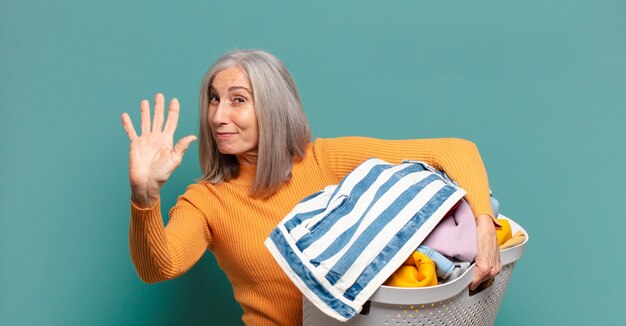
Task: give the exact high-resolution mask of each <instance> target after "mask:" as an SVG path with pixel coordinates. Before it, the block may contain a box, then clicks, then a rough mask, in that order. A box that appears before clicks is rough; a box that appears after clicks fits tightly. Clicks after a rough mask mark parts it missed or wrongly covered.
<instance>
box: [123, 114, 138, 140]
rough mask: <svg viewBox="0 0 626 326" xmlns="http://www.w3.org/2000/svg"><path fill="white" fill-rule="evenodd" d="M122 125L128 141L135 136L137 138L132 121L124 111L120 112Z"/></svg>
mask: <svg viewBox="0 0 626 326" xmlns="http://www.w3.org/2000/svg"><path fill="white" fill-rule="evenodd" d="M122 125H123V126H124V130H126V135H128V139H129V140H130V141H133V140H134V139H135V138H137V133H136V132H135V127H133V122H132V121H131V120H130V116H129V115H128V113H126V112H124V114H122Z"/></svg>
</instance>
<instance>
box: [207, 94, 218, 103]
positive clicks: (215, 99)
mask: <svg viewBox="0 0 626 326" xmlns="http://www.w3.org/2000/svg"><path fill="white" fill-rule="evenodd" d="M219 101H220V98H219V97H218V96H217V95H215V94H210V95H209V104H211V103H219Z"/></svg>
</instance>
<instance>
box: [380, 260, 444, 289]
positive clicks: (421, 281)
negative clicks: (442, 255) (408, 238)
mask: <svg viewBox="0 0 626 326" xmlns="http://www.w3.org/2000/svg"><path fill="white" fill-rule="evenodd" d="M437 284H438V283H437V272H436V271H435V263H433V261H432V260H431V259H430V258H429V257H428V256H426V255H425V254H423V253H421V252H419V251H415V252H413V254H411V256H409V258H408V259H407V260H406V261H405V262H404V263H403V264H402V266H400V268H398V269H397V270H396V271H395V272H393V274H391V276H390V277H389V278H388V279H387V281H385V285H389V286H399V287H407V288H420V287H425V286H432V285H437Z"/></svg>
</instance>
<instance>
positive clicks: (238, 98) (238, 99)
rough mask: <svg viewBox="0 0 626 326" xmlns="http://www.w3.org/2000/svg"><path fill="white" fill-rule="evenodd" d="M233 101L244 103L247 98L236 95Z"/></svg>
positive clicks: (234, 102)
mask: <svg viewBox="0 0 626 326" xmlns="http://www.w3.org/2000/svg"><path fill="white" fill-rule="evenodd" d="M232 102H233V104H243V103H246V99H245V98H243V97H239V96H238V97H235V98H234V99H233V101H232Z"/></svg>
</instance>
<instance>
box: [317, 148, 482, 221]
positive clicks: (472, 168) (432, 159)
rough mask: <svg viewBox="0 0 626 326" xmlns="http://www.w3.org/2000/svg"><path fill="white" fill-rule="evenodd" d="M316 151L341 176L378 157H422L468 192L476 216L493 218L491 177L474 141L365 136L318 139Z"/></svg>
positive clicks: (392, 160)
mask: <svg viewBox="0 0 626 326" xmlns="http://www.w3.org/2000/svg"><path fill="white" fill-rule="evenodd" d="M314 151H315V155H316V157H317V159H318V161H320V162H321V164H323V165H325V167H326V168H327V169H328V170H329V171H331V172H332V173H333V174H335V176H336V177H337V178H338V179H341V178H343V176H345V175H346V174H348V173H349V172H350V171H352V170H354V169H355V168H356V167H357V166H358V165H359V164H361V163H363V162H364V161H365V160H367V159H369V158H372V157H376V158H379V159H382V160H385V161H387V162H389V163H393V164H399V163H401V162H402V160H405V159H406V160H418V161H423V162H425V163H427V164H430V165H432V166H433V167H435V168H436V169H439V170H442V171H444V172H445V173H446V174H448V176H449V177H450V178H452V179H453V180H455V181H456V182H457V183H458V184H459V186H461V188H463V189H464V190H465V191H466V193H467V195H466V199H467V201H468V203H469V204H470V207H471V208H472V212H473V213H474V216H478V215H481V214H486V215H489V216H491V217H492V218H493V210H492V209H491V201H490V199H489V180H488V179H487V172H486V171H485V166H484V165H483V161H482V158H481V157H480V154H479V152H478V149H477V147H476V145H474V143H472V142H470V141H467V140H463V139H458V138H440V139H411V140H383V139H374V138H365V137H341V138H332V139H317V140H316V141H315V145H314Z"/></svg>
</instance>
